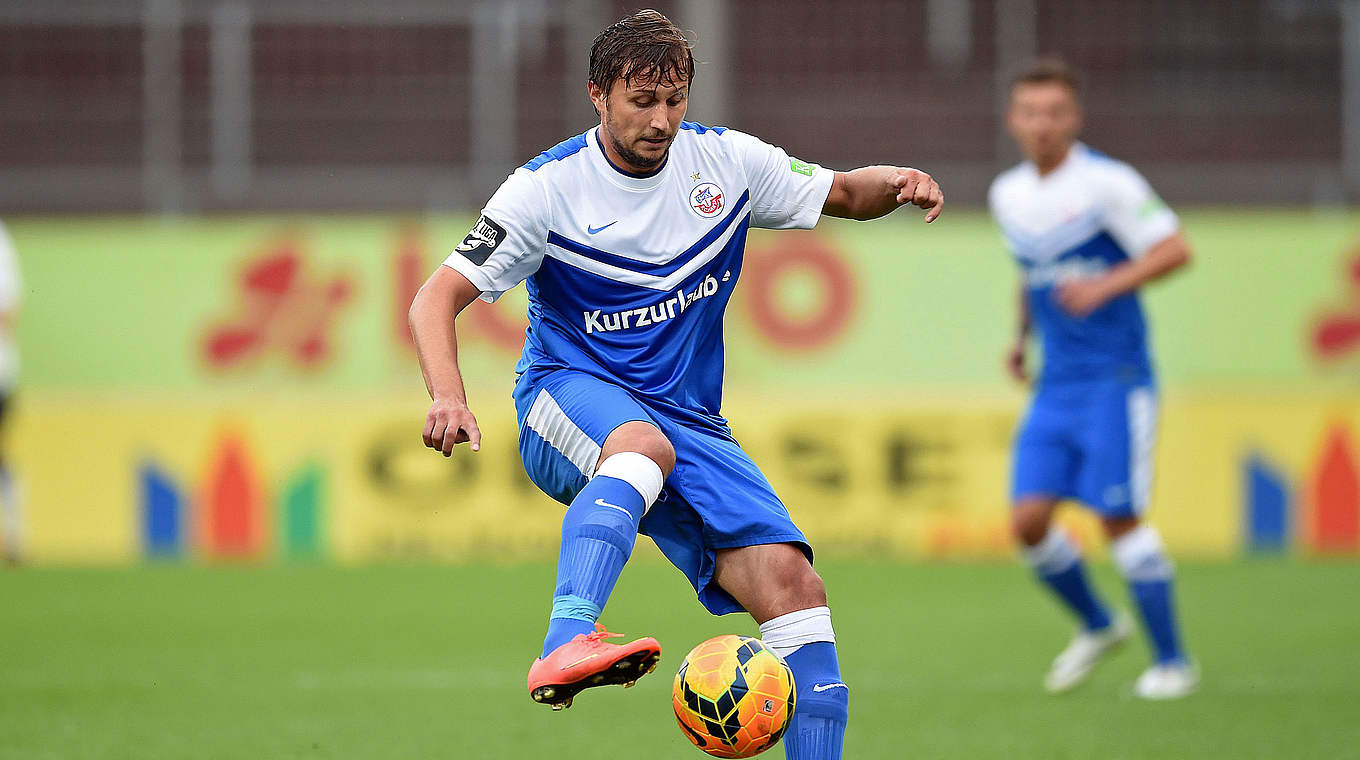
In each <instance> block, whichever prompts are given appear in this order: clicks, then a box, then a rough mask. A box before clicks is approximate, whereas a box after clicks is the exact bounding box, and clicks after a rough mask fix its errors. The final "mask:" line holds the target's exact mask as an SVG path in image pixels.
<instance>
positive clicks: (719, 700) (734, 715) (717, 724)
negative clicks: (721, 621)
mask: <svg viewBox="0 0 1360 760" xmlns="http://www.w3.org/2000/svg"><path fill="white" fill-rule="evenodd" d="M795 700H796V696H795V692H794V685H793V671H791V670H789V666H788V665H787V664H785V662H784V660H783V659H782V658H780V656H779V655H777V654H775V653H774V652H773V651H771V650H770V649H769V648H767V647H766V646H765V645H764V644H762V643H760V639H754V638H751V637H750V636H733V635H727V636H717V637H715V638H711V639H709V640H708V641H705V642H704V643H702V644H700V645H699V646H697V647H695V648H694V649H693V650H692V651H691V652H690V653H689V655H687V656H686V657H685V661H684V662H682V663H681V664H680V672H679V673H676V674H675V685H674V687H673V688H672V689H671V704H672V706H673V707H674V708H675V719H676V720H677V721H679V722H680V728H681V729H683V730H684V732H685V736H688V737H689V740H690V741H692V742H694V746H696V747H698V748H699V749H701V750H703V751H705V752H707V753H708V754H710V755H713V756H714V757H751V756H752V755H757V754H759V753H761V752H764V751H765V750H767V749H769V748H770V747H773V746H774V745H775V742H778V741H779V737H780V736H783V734H784V729H786V728H788V726H789V718H790V717H792V715H793V707H794V702H795Z"/></svg>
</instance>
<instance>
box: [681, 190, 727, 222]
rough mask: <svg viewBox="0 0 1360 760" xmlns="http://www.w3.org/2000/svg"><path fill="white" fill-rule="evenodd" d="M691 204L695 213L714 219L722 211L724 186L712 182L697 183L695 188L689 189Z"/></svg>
mask: <svg viewBox="0 0 1360 760" xmlns="http://www.w3.org/2000/svg"><path fill="white" fill-rule="evenodd" d="M689 206H690V208H692V209H694V213H696V214H698V215H699V216H702V217H703V218H705V219H712V218H713V217H715V216H717V215H718V214H721V213H722V208H723V192H722V188H720V187H718V186H717V185H715V184H713V183H712V182H705V183H703V184H702V185H695V187H694V189H693V190H691V191H689Z"/></svg>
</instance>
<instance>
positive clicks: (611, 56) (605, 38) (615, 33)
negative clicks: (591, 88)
mask: <svg viewBox="0 0 1360 760" xmlns="http://www.w3.org/2000/svg"><path fill="white" fill-rule="evenodd" d="M619 79H623V81H624V83H625V85H628V84H632V83H633V82H638V81H656V82H664V81H667V80H669V81H671V82H675V83H676V84H681V83H686V82H690V81H693V79H694V52H693V51H692V50H691V48H690V44H689V40H688V39H686V38H685V33H684V32H682V31H680V28H679V27H677V26H676V25H675V24H673V23H671V20H670V19H668V18H666V17H665V16H663V15H661V14H660V13H658V12H656V11H654V10H651V9H647V10H640V11H638V12H636V13H634V14H632V15H631V16H627V17H625V18H621V19H619V20H618V21H615V22H614V23H612V24H610V25H609V26H607V27H605V30H604V31H603V32H600V36H598V37H596V38H595V44H593V45H591V46H590V81H591V82H594V83H595V84H596V85H597V86H598V87H599V88H600V89H601V90H604V93H605V95H608V94H609V90H610V88H612V87H613V86H614V82H616V81H618V80H619Z"/></svg>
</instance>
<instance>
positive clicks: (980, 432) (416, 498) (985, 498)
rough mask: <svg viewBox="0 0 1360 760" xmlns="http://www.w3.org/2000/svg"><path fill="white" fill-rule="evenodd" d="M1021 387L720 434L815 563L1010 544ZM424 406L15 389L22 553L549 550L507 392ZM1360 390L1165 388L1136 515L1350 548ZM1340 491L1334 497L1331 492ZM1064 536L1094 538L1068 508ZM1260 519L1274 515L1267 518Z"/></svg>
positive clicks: (1315, 546) (1243, 535)
mask: <svg viewBox="0 0 1360 760" xmlns="http://www.w3.org/2000/svg"><path fill="white" fill-rule="evenodd" d="M1019 401H1020V400H1019V399H1018V398H1016V397H1011V396H1004V395H1003V396H998V397H995V398H990V399H988V398H978V397H975V396H973V397H962V396H956V397H952V398H951V397H938V398H930V399H922V400H914V401H910V402H883V403H879V404H873V405H864V404H855V405H850V404H845V403H838V402H836V401H834V400H824V401H822V402H821V403H808V402H806V401H802V402H799V403H791V402H781V401H774V400H770V399H734V400H732V401H731V402H730V403H729V406H730V407H731V408H732V409H733V410H734V411H733V426H734V430H735V432H736V433H737V436H738V439H739V440H740V441H741V442H742V444H743V446H744V447H746V448H747V450H748V451H749V452H750V453H751V454H752V456H753V457H754V459H755V460H756V462H757V463H758V464H759V465H760V466H761V467H762V469H763V470H764V471H765V473H766V474H767V476H768V477H769V478H770V480H771V482H772V483H773V484H774V485H775V488H776V490H777V491H778V493H779V494H780V495H781V497H782V498H783V499H784V500H785V502H786V503H787V505H788V507H789V509H790V511H791V512H792V514H793V515H794V517H795V519H796V520H797V521H798V522H799V524H800V525H801V526H802V527H803V528H804V530H805V531H806V532H807V533H808V535H809V537H810V538H811V539H812V541H813V543H814V546H815V547H816V548H817V549H818V550H819V551H820V552H821V553H823V554H832V555H834V554H837V553H848V552H855V553H863V552H873V553H876V554H881V555H888V556H904V557H1001V556H1007V555H1008V554H1010V552H1011V548H1010V543H1009V539H1008V533H1007V530H1008V529H1007V514H1008V507H1007V503H1006V492H1007V478H1008V471H1009V457H1010V454H1009V442H1010V437H1011V434H1012V430H1013V426H1014V423H1015V420H1016V417H1017V414H1018V413H1019V411H1020V403H1019ZM424 408H425V407H424V403H423V400H422V399H421V398H419V397H415V396H408V397H406V398H403V399H400V400H384V399H375V398H371V397H367V398H366V397H361V396H356V397H335V398H328V399H313V400H311V401H308V402H305V403H299V402H297V401H292V400H267V399H252V400H250V401H248V402H242V403H239V404H222V405H212V406H207V405H204V404H201V403H198V402H194V401H166V400H131V399H126V398H123V399H109V400H106V401H102V402H98V403H91V402H89V401H88V400H87V401H85V402H83V403H81V404H79V405H73V404H70V403H69V402H68V401H67V400H64V399H63V398H61V397H60V396H51V397H46V396H35V397H33V398H28V399H26V401H25V404H24V405H23V407H22V409H21V411H20V413H19V414H17V415H16V417H15V419H14V428H13V431H12V433H13V440H14V441H15V442H16V446H15V452H14V458H15V465H16V467H17V468H18V469H19V471H21V472H23V473H24V478H25V482H26V483H27V484H28V486H27V491H28V495H29V504H30V508H29V510H28V518H29V519H28V532H29V535H28V537H27V538H28V545H29V547H30V555H31V558H32V559H33V560H34V561H35V562H57V563H73V562H122V561H130V560H133V559H137V558H141V557H178V558H190V559H193V558H197V559H204V560H243V559H244V560H267V559H275V558H283V559H299V560H305V559H315V558H335V559H339V560H342V561H367V560H391V559H395V560H406V559H422V558H430V559H441V560H460V559H502V558H520V557H527V556H532V557H547V556H551V554H552V553H553V552H554V551H555V547H556V541H557V531H558V527H559V524H560V520H561V510H562V508H561V506H560V505H558V504H556V503H555V502H552V501H551V500H549V499H548V498H547V497H545V496H543V495H542V494H541V493H539V492H538V491H537V490H536V489H535V488H534V486H533V485H531V484H530V483H529V481H528V479H527V478H526V476H525V475H524V472H523V469H522V466H521V464H520V461H519V456H518V452H517V440H516V434H515V427H514V421H513V419H512V418H511V417H510V415H509V404H508V403H499V404H497V403H488V404H487V405H486V409H485V410H484V411H483V413H482V420H481V422H482V428H483V430H484V431H485V434H486V438H485V446H484V448H483V450H482V451H481V452H480V453H477V454H473V453H471V452H470V451H468V450H467V449H466V447H461V448H460V450H459V451H458V452H457V453H456V454H455V456H454V457H453V458H451V459H447V460H446V459H444V458H443V457H441V456H439V455H437V454H435V453H434V452H431V451H429V450H427V449H425V448H424V447H423V444H422V442H421V440H420V428H421V425H422V423H423V419H424ZM1355 430H1360V397H1357V396H1350V397H1342V398H1336V399H1329V400H1318V399H1313V398H1307V397H1299V396H1270V397H1252V398H1232V399H1224V398H1216V397H1210V396H1180V395H1173V396H1171V397H1170V398H1168V399H1166V401H1165V404H1164V407H1163V415H1162V425H1161V436H1160V438H1161V442H1160V445H1159V447H1158V453H1157V459H1156V463H1157V465H1156V466H1157V475H1156V481H1155V488H1154V496H1153V513H1152V514H1153V521H1154V522H1155V523H1156V524H1157V525H1159V526H1160V527H1161V529H1162V531H1163V532H1164V534H1165V536H1166V539H1167V542H1168V544H1169V545H1170V546H1171V548H1172V550H1173V551H1174V552H1176V553H1177V554H1180V555H1185V556H1208V557H1218V556H1226V555H1231V554H1235V553H1237V552H1238V551H1240V550H1242V549H1244V548H1246V549H1250V548H1265V549H1290V548H1299V549H1301V550H1304V551H1325V552H1342V553H1353V552H1355V551H1356V550H1357V549H1360V546H1357V534H1358V533H1360V531H1358V530H1357V529H1356V527H1355V523H1356V521H1357V518H1360V489H1356V488H1355V486H1354V484H1355V482H1356V472H1357V460H1356V457H1355V451H1354V446H1353V440H1354V431H1355ZM1348 483H1349V484H1350V486H1349V489H1348V486H1347V484H1348ZM1069 521H1070V522H1071V525H1072V527H1073V530H1074V531H1075V532H1076V533H1077V535H1078V537H1079V538H1080V539H1082V540H1083V542H1086V543H1090V544H1093V545H1095V544H1099V536H1098V533H1097V530H1096V526H1095V524H1094V523H1093V521H1091V520H1090V519H1089V518H1085V517H1082V516H1081V513H1080V511H1078V510H1071V517H1070V518H1069ZM1276 524H1278V527H1272V526H1276Z"/></svg>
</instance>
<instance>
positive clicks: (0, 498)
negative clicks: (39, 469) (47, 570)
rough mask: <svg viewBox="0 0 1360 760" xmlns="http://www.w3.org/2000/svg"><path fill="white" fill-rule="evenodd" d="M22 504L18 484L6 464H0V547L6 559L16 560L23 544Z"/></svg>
mask: <svg viewBox="0 0 1360 760" xmlns="http://www.w3.org/2000/svg"><path fill="white" fill-rule="evenodd" d="M23 528H24V516H23V505H22V504H20V501H19V484H18V483H16V482H15V479H14V476H13V474H12V473H11V472H10V469H9V467H8V466H7V465H4V464H0V549H2V550H3V556H4V558H5V559H6V560H9V561H11V562H17V561H19V559H20V556H21V555H20V552H21V550H22V545H23Z"/></svg>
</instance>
